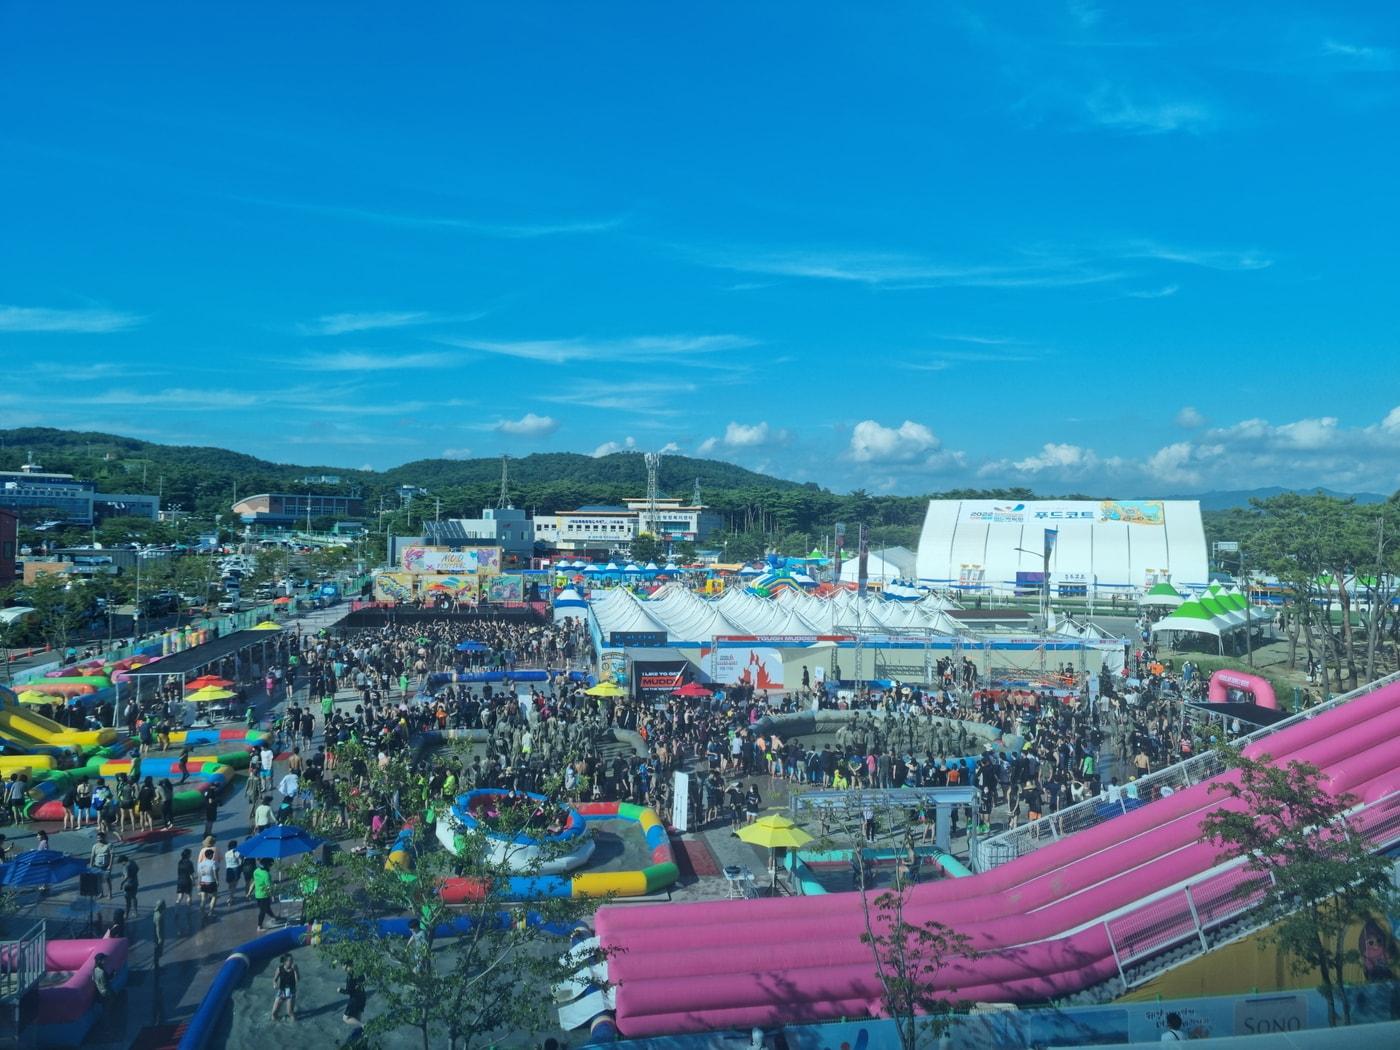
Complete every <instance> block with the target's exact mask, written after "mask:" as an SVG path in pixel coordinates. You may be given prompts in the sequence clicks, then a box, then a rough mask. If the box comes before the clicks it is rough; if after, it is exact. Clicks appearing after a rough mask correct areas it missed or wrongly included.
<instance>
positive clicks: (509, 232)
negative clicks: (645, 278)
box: [234, 196, 623, 240]
mask: <svg viewBox="0 0 1400 1050" xmlns="http://www.w3.org/2000/svg"><path fill="white" fill-rule="evenodd" d="M234 199H235V200H239V201H242V202H243V203H245V204H257V205H261V206H263V207H268V208H285V209H287V210H289V211H301V212H306V213H308V214H313V215H325V216H328V217H330V218H337V219H354V220H358V221H361V222H373V223H380V224H382V225H385V226H402V227H406V228H419V229H442V230H458V231H460V232H462V233H473V234H479V235H480V236H483V237H500V238H503V239H506V240H531V239H534V238H537V237H560V236H569V235H575V234H586V233H606V232H607V231H609V230H614V229H616V228H617V227H618V226H620V225H622V222H623V219H622V218H621V217H616V218H608V219H575V220H562V221H535V222H520V223H494V222H478V221H476V220H473V219H461V218H455V217H452V216H445V215H412V214H408V213H404V212H389V211H376V210H374V209H372V208H355V207H346V206H343V205H334V204H308V203H303V202H300V201H280V200H272V199H269V198H264V197H243V196H240V197H235V198H234Z"/></svg>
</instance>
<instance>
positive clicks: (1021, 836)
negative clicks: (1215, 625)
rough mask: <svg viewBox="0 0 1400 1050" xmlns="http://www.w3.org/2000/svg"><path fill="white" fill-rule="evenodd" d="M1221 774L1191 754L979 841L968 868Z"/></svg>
mask: <svg viewBox="0 0 1400 1050" xmlns="http://www.w3.org/2000/svg"><path fill="white" fill-rule="evenodd" d="M1397 681H1400V672H1396V673H1395V674H1390V675H1386V676H1385V677H1384V678H1378V679H1376V681H1374V682H1369V683H1367V684H1366V685H1363V686H1361V687H1360V688H1359V689H1353V690H1352V691H1351V692H1349V693H1342V694H1341V695H1339V696H1335V697H1333V698H1332V699H1331V700H1329V701H1327V702H1326V703H1323V704H1319V705H1317V706H1316V707H1310V708H1308V709H1307V710H1306V711H1300V712H1298V713H1297V714H1296V715H1293V716H1292V717H1291V718H1286V719H1284V720H1283V721H1282V722H1276V723H1274V724H1273V725H1271V726H1267V727H1265V728H1264V729H1259V730H1256V731H1255V732H1253V733H1250V734H1248V735H1247V736H1242V737H1240V738H1239V739H1238V740H1237V741H1236V743H1237V744H1240V745H1241V746H1243V745H1244V744H1252V743H1255V742H1257V741H1260V740H1266V739H1268V738H1269V737H1270V736H1272V735H1273V734H1275V733H1277V732H1278V731H1279V730H1281V729H1287V728H1288V727H1289V726H1295V725H1299V724H1301V723H1303V722H1306V721H1308V720H1309V719H1312V718H1316V717H1317V716H1318V715H1322V714H1326V713H1327V712H1328V711H1332V710H1334V709H1336V708H1338V707H1340V706H1341V705H1342V704H1345V703H1348V702H1349V701H1351V700H1355V699H1356V698H1357V697H1361V696H1365V695H1367V694H1368V693H1373V692H1375V691H1376V690H1377V689H1380V688H1382V687H1384V686H1387V685H1390V684H1391V683H1392V682H1397ZM1224 771H1225V764H1224V763H1223V762H1222V761H1221V759H1220V756H1219V755H1218V754H1217V753H1216V752H1214V751H1208V752H1206V753H1204V754H1200V755H1193V756H1192V757H1191V758H1188V759H1185V760H1183V761H1181V762H1176V763H1174V764H1172V765H1170V766H1166V767H1164V768H1163V769H1159V770H1158V771H1157V772H1155V773H1149V774H1147V775H1146V776H1144V777H1139V778H1138V779H1137V780H1135V781H1133V782H1132V783H1131V784H1129V785H1126V786H1124V787H1123V789H1122V793H1121V795H1120V797H1119V798H1118V800H1117V801H1114V802H1109V801H1107V800H1106V799H1105V798H1104V797H1103V796H1096V797H1094V798H1091V799H1085V800H1084V801H1083V802H1077V803H1075V804H1074V805H1072V806H1067V807H1066V808H1064V809H1061V810H1058V811H1057V812H1055V813H1051V814H1050V815H1049V816H1045V817H1041V818H1040V819H1039V820H1036V821H1032V822H1030V823H1027V824H1022V825H1021V826H1020V827H1016V828H1010V829H1008V830H1006V831H1003V832H1000V833H999V834H996V835H991V836H989V837H987V838H984V839H982V840H981V841H980V842H979V843H978V844H977V851H976V852H975V853H974V854H973V855H972V857H971V860H972V869H973V870H974V871H990V870H991V869H992V868H995V867H997V866H998V865H1000V864H1006V863H1009V862H1010V861H1013V860H1015V859H1016V858H1017V857H1023V856H1025V855H1026V854H1028V853H1033V852H1034V851H1035V850H1037V849H1039V848H1040V847H1041V846H1046V845H1049V844H1050V843H1052V842H1056V841H1058V840H1059V839H1062V838H1064V837H1065V836H1066V835H1072V834H1073V833H1074V832H1076V831H1083V830H1084V829H1085V828H1092V827H1095V826H1097V825H1099V824H1102V823H1103V822H1104V821H1106V820H1112V819H1113V818H1114V817H1117V816H1121V815H1122V814H1124V813H1126V812H1127V811H1128V810H1130V809H1135V808H1136V807H1137V806H1139V805H1146V804H1148V803H1151V802H1153V801H1155V800H1156V799H1159V798H1161V797H1162V791H1163V789H1164V788H1167V789H1170V790H1171V791H1179V790H1181V789H1182V788H1187V787H1190V786H1192V785H1193V784H1199V783H1200V782H1201V781H1203V780H1209V779H1210V778H1211V777H1213V776H1217V775H1218V774H1220V773H1223V772H1224Z"/></svg>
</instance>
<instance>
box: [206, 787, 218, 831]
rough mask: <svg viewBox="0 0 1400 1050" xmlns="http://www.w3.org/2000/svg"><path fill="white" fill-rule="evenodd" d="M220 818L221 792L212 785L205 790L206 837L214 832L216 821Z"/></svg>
mask: <svg viewBox="0 0 1400 1050" xmlns="http://www.w3.org/2000/svg"><path fill="white" fill-rule="evenodd" d="M218 819H219V794H218V792H217V791H216V790H215V789H214V787H213V786H210V787H209V788H208V789H207V790H206V791H205V792H204V838H206V839H207V838H209V837H210V836H211V835H213V834H214V822H215V821H216V820H218Z"/></svg>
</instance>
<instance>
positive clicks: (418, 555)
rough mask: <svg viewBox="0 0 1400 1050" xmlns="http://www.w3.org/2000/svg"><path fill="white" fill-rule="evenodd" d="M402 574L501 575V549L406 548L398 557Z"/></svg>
mask: <svg viewBox="0 0 1400 1050" xmlns="http://www.w3.org/2000/svg"><path fill="white" fill-rule="evenodd" d="M399 565H400V567H401V568H402V569H403V571H404V572H412V573H463V572H465V573H479V574H485V573H492V572H500V571H501V548H499V547H464V548H462V549H461V550H455V551H454V550H449V549H448V548H446V547H405V548H404V549H403V553H402V554H401V555H400V556H399Z"/></svg>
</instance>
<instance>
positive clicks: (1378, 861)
mask: <svg viewBox="0 0 1400 1050" xmlns="http://www.w3.org/2000/svg"><path fill="white" fill-rule="evenodd" d="M1222 753H1223V755H1224V757H1225V759H1226V762H1227V763H1228V764H1229V765H1232V766H1233V767H1235V768H1236V769H1237V770H1238V771H1239V776H1238V778H1237V779H1231V780H1225V781H1220V782H1217V783H1214V784H1212V785H1211V791H1213V792H1216V793H1218V794H1222V795H1225V796H1226V797H1227V798H1229V799H1230V800H1231V801H1232V802H1234V803H1238V805H1230V806H1228V807H1222V808H1220V809H1218V810H1216V811H1214V812H1213V813H1210V814H1209V815H1207V817H1206V819H1205V821H1204V822H1203V824H1202V830H1203V832H1204V833H1205V836H1206V838H1207V839H1208V840H1209V841H1211V842H1213V843H1215V844H1217V845H1219V846H1222V847H1223V852H1222V858H1234V857H1238V858H1241V859H1243V861H1244V863H1245V865H1246V866H1247V867H1248V868H1249V869H1250V870H1251V871H1254V872H1256V873H1257V874H1258V876H1259V880H1260V884H1261V885H1262V886H1263V892H1264V899H1263V902H1262V907H1263V908H1264V909H1265V912H1266V914H1267V915H1268V916H1269V917H1270V918H1272V919H1273V920H1274V922H1273V925H1272V926H1270V927H1269V929H1268V930H1267V931H1266V932H1265V937H1266V938H1267V940H1268V942H1270V943H1272V944H1274V945H1275V946H1276V947H1277V948H1278V950H1279V951H1280V952H1281V953H1282V954H1283V955H1284V957H1285V958H1286V959H1287V960H1288V961H1289V965H1290V967H1291V968H1292V970H1293V972H1294V973H1295V974H1297V975H1298V976H1306V975H1308V974H1310V973H1316V974H1317V975H1318V982H1319V984H1318V988H1319V991H1321V993H1322V995H1323V998H1324V999H1325V1000H1326V1001H1327V1019H1328V1023H1329V1024H1332V1025H1337V1024H1343V1025H1349V1024H1351V1021H1352V1013H1351V1011H1352V993H1351V991H1350V990H1349V989H1348V988H1347V984H1346V968H1347V967H1348V966H1355V965H1357V964H1358V963H1359V961H1360V957H1359V953H1358V949H1357V947H1356V939H1355V937H1354V936H1349V934H1351V932H1352V931H1353V930H1355V928H1356V927H1357V926H1358V925H1359V924H1361V923H1363V922H1365V921H1366V920H1367V919H1368V918H1370V917H1371V916H1373V915H1385V914H1388V913H1389V910H1390V909H1392V908H1393V905H1394V899H1395V890H1394V886H1393V884H1392V881H1391V861H1390V860H1389V859H1387V858H1386V857H1384V856H1383V855H1379V854H1376V853H1374V852H1373V846H1372V843H1371V841H1370V840H1369V839H1368V837H1367V831H1366V826H1365V823H1364V818H1360V817H1358V815H1357V814H1356V813H1355V812H1354V810H1355V807H1356V806H1357V805H1358V802H1359V800H1358V799H1357V798H1356V797H1355V796H1354V795H1350V794H1347V793H1346V792H1338V793H1335V794H1334V793H1331V792H1330V790H1329V788H1328V785H1327V783H1326V781H1325V779H1324V777H1323V775H1322V772H1321V770H1319V769H1318V768H1317V767H1316V766H1314V765H1311V764H1309V763H1306V762H1298V761H1290V762H1287V763H1283V764H1276V763H1274V762H1273V761H1272V760H1271V758H1270V756H1268V755H1262V756H1260V757H1259V758H1257V759H1256V758H1249V757H1247V756H1245V755H1243V754H1241V753H1240V752H1239V751H1238V750H1235V749H1233V748H1224V749H1222Z"/></svg>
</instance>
